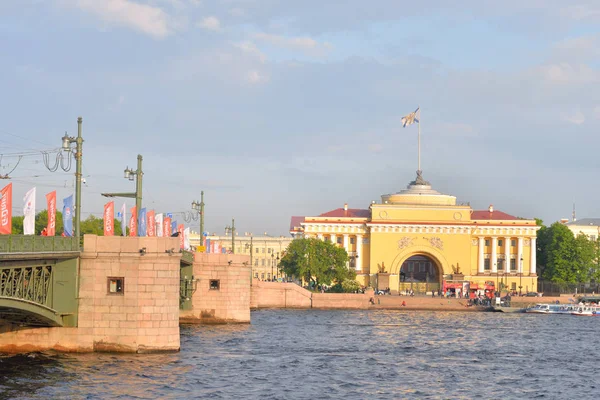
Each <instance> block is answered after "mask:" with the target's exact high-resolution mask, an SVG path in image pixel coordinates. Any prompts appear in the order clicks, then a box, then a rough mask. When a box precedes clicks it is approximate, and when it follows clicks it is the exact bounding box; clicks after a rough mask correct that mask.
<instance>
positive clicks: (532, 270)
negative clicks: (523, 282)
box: [529, 237, 537, 275]
mask: <svg viewBox="0 0 600 400" xmlns="http://www.w3.org/2000/svg"><path fill="white" fill-rule="evenodd" d="M536 239H537V238H536V237H532V238H531V267H530V269H529V274H530V275H533V274H537V266H536V263H537V260H536V245H535V241H536Z"/></svg>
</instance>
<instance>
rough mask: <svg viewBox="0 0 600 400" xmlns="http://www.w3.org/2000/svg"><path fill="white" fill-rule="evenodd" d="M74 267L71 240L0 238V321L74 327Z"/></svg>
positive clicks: (75, 251)
mask: <svg viewBox="0 0 600 400" xmlns="http://www.w3.org/2000/svg"><path fill="white" fill-rule="evenodd" d="M78 265H79V246H78V243H77V240H76V239H74V238H63V237H45V236H34V235H27V236H25V235H5V236H0V321H2V320H3V321H7V322H10V323H13V324H18V325H23V326H47V327H50V326H69V327H73V326H77V312H78V308H79V301H78V282H79V279H78V278H79V277H78Z"/></svg>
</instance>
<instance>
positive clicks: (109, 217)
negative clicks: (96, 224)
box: [104, 201, 115, 236]
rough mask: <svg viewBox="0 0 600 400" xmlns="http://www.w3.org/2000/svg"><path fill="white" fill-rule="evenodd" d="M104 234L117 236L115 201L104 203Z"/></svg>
mask: <svg viewBox="0 0 600 400" xmlns="http://www.w3.org/2000/svg"><path fill="white" fill-rule="evenodd" d="M104 236H115V202H114V201H109V202H108V203H106V204H105V205H104Z"/></svg>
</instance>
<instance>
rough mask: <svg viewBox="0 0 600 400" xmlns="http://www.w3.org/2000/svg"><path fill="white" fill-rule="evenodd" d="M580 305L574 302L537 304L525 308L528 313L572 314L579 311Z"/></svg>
mask: <svg viewBox="0 0 600 400" xmlns="http://www.w3.org/2000/svg"><path fill="white" fill-rule="evenodd" d="M578 307H579V306H577V305H573V304H536V305H535V306H533V307H529V308H527V309H525V312H526V313H532V314H565V315H570V314H573V313H574V312H576V311H577V308H578Z"/></svg>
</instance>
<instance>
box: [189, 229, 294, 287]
mask: <svg viewBox="0 0 600 400" xmlns="http://www.w3.org/2000/svg"><path fill="white" fill-rule="evenodd" d="M292 240H293V238H292V237H287V236H268V235H261V236H254V235H251V234H245V235H243V236H240V235H236V236H235V240H234V244H235V252H234V251H233V250H232V242H231V235H209V236H207V237H206V247H207V249H206V251H207V252H208V253H224V254H231V253H235V254H248V255H250V261H251V263H252V277H253V278H255V279H260V280H269V281H270V280H272V279H273V278H275V279H281V278H284V274H283V273H282V272H281V271H279V268H278V267H279V261H280V260H281V258H282V257H283V255H284V253H285V250H286V249H287V247H288V245H289V244H290V242H291V241H292ZM198 244H199V240H198V234H197V233H196V232H192V233H191V234H190V245H191V246H197V245H198Z"/></svg>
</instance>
